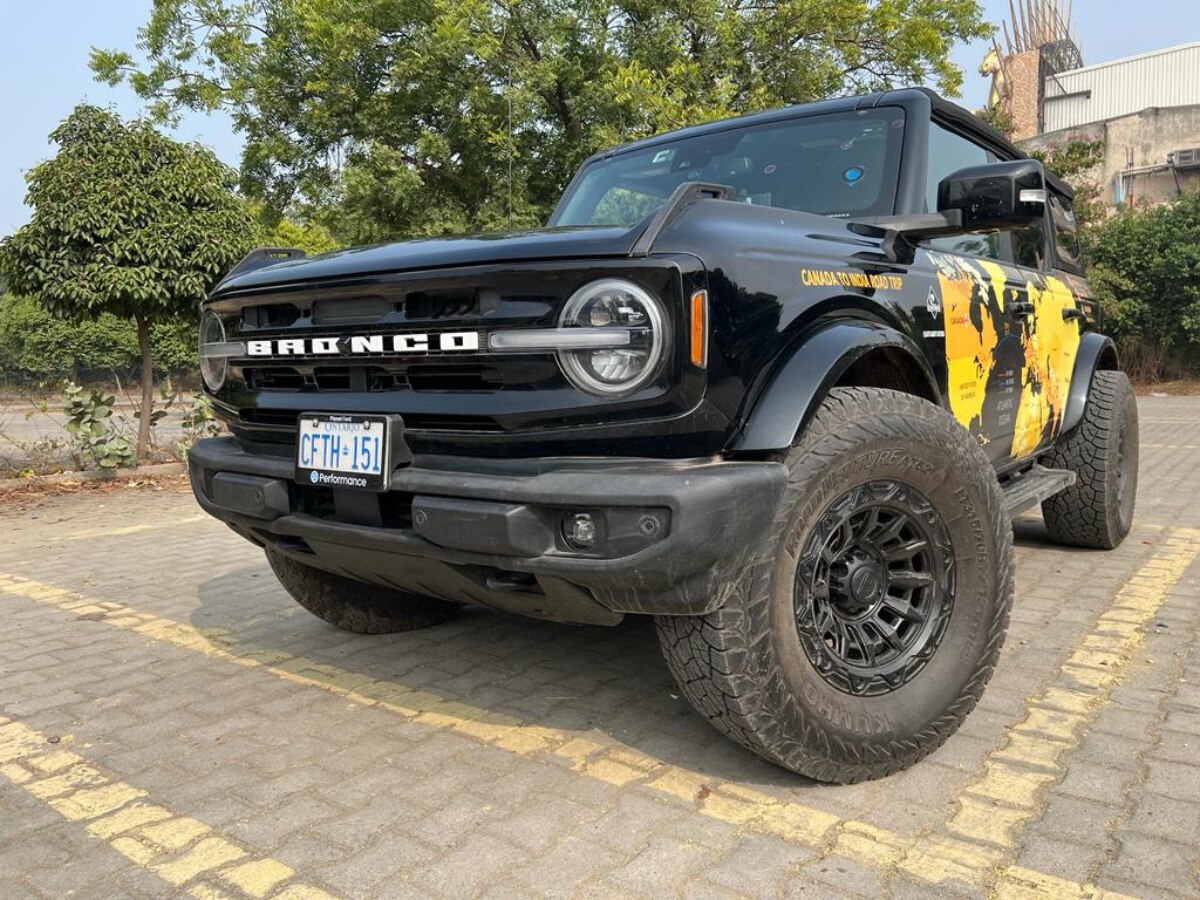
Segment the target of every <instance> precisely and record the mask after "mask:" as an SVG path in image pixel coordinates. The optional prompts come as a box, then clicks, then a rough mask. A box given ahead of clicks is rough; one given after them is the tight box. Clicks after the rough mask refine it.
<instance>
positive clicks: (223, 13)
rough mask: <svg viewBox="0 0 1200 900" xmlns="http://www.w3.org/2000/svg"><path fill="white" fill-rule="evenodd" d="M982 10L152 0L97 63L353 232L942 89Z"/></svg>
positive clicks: (377, 231) (507, 218)
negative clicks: (866, 97) (821, 105)
mask: <svg viewBox="0 0 1200 900" xmlns="http://www.w3.org/2000/svg"><path fill="white" fill-rule="evenodd" d="M991 30H992V29H991V26H989V25H987V24H986V23H985V22H984V21H983V19H982V17H981V10H980V4H979V2H978V0H858V2H846V0H782V2H778V3H761V2H758V0H686V2H685V0H653V2H652V0H618V2H601V0H574V2H566V0H427V2H414V0H155V3H154V7H153V11H152V13H151V16H150V19H149V21H148V22H147V24H146V25H145V26H144V27H143V28H142V29H141V30H140V32H139V35H138V46H139V47H140V48H142V49H143V50H144V53H145V55H144V58H140V57H135V56H134V55H133V54H131V53H129V52H126V51H121V50H98V51H94V53H93V58H92V67H93V70H94V71H95V73H96V75H97V77H98V78H100V79H101V80H104V81H106V82H109V83H113V84H115V83H117V82H120V81H122V80H128V83H129V84H130V85H132V87H133V88H134V90H136V91H137V93H138V94H139V95H141V96H142V97H143V98H146V99H147V100H148V101H150V103H151V108H152V110H153V112H154V113H155V114H157V115H159V116H162V117H164V118H168V119H169V118H170V117H171V116H172V115H174V114H175V113H177V112H178V111H179V110H181V109H193V110H212V109H217V108H223V109H226V110H228V111H229V112H230V114H231V115H232V116H233V120H234V122H235V124H236V126H237V127H238V129H239V130H240V131H241V132H242V133H243V134H244V135H245V138H246V149H245V156H244V158H243V163H242V179H243V186H244V188H245V189H246V190H247V192H248V193H251V194H253V195H256V196H260V197H263V198H265V199H266V200H267V201H268V202H269V203H270V205H271V206H272V207H273V208H274V209H276V210H282V209H285V208H287V206H288V204H289V203H290V202H292V201H294V200H296V199H297V198H299V199H302V200H303V201H304V202H306V203H309V204H312V206H313V208H314V210H315V211H316V213H317V214H318V215H321V216H324V217H326V218H327V219H328V221H329V222H330V224H331V225H333V226H334V228H335V230H336V231H337V232H338V233H339V236H340V237H343V238H347V239H352V240H355V241H358V240H369V239H375V238H384V237H394V236H397V235H399V234H418V233H439V232H445V231H454V230H460V229H475V228H492V227H497V226H503V225H507V224H513V225H526V224H532V223H536V222H538V221H540V220H542V219H543V218H544V217H545V215H546V214H547V212H548V211H549V209H550V207H551V205H552V202H553V200H554V199H555V197H556V196H557V195H558V193H559V192H560V191H561V189H562V187H563V185H564V184H565V182H566V180H567V178H568V177H569V176H570V173H571V172H572V171H573V170H574V169H575V168H576V167H577V166H578V164H579V162H580V161H581V160H582V159H583V158H584V157H585V156H587V155H588V154H589V153H592V152H594V151H595V150H597V149H599V148H602V147H606V146H609V145H612V144H614V143H619V142H621V141H625V140H629V139H632V138H637V137H641V136H644V135H646V134H649V133H652V132H656V131H661V130H663V129H668V128H673V127H677V126H680V125H686V124H694V123H697V122H701V121H705V120H709V119H713V118H718V117H722V116H727V115H733V114H738V113H744V112H751V111H754V110H759V109H764V108H768V107H773V106H780V105H784V104H789V103H798V102H803V101H807V100H813V99H816V98H820V97H826V96H830V95H834V94H839V93H844V92H847V91H851V90H859V89H872V88H878V87H884V86H894V85H900V84H912V83H923V82H931V83H933V84H936V85H937V86H938V87H940V88H941V89H942V90H943V91H945V92H947V93H951V94H953V93H955V92H956V91H957V88H958V86H959V84H960V82H961V78H962V75H961V72H960V71H959V70H958V69H957V68H955V67H954V66H953V64H952V63H951V62H950V61H949V51H950V49H951V47H952V46H953V44H954V43H955V42H957V41H960V40H964V41H965V40H972V39H976V38H980V37H985V36H987V35H988V34H990V33H991Z"/></svg>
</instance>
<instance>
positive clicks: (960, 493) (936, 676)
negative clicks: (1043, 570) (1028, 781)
mask: <svg viewBox="0 0 1200 900" xmlns="http://www.w3.org/2000/svg"><path fill="white" fill-rule="evenodd" d="M786 463H787V466H788V468H789V470H790V475H789V480H788V486H787V489H786V491H785V493H784V496H783V498H782V499H781V501H780V504H779V507H778V509H777V510H776V513H775V528H774V529H773V534H771V535H770V536H769V537H768V538H766V539H765V542H764V545H763V546H762V547H761V550H760V552H759V554H758V557H757V562H756V563H755V564H753V565H752V566H751V567H750V568H749V569H748V570H747V571H746V572H745V573H744V575H743V576H742V578H741V580H740V582H739V584H738V585H737V587H736V591H735V593H734V594H733V596H732V599H731V600H730V601H729V602H728V603H727V604H726V605H725V606H724V607H722V608H721V609H719V610H717V611H716V612H714V613H710V614H708V615H705V616H662V617H659V619H658V633H659V639H660V642H661V644H662V648H663V652H664V655H665V656H666V659H667V662H668V664H669V666H670V668H671V670H672V673H673V674H674V676H675V678H676V680H677V681H678V683H679V685H680V688H681V689H682V690H683V692H684V694H685V695H686V696H687V698H688V700H689V701H690V702H691V703H692V705H693V706H694V707H695V708H696V709H697V710H698V711H699V712H700V713H701V714H703V715H704V716H706V717H707V718H708V719H709V720H710V721H711V722H712V723H713V725H715V726H716V727H717V728H718V729H719V730H721V731H723V732H724V733H725V734H727V735H729V736H730V737H732V738H733V739H734V740H736V741H738V742H740V743H741V744H743V745H744V746H746V747H748V748H749V749H751V750H753V751H754V752H755V753H757V754H759V755H760V756H763V757H765V758H766V759H768V760H770V761H772V762H775V763H777V764H779V765H781V766H784V767H786V768H788V769H791V770H792V771H795V772H798V773H800V774H803V775H807V776H810V777H812V778H816V779H818V780H821V781H836V782H854V781H861V780H864V779H869V778H878V777H880V776H883V775H887V774H889V773H891V772H895V771H897V770H899V769H903V768H905V767H907V766H909V765H912V764H913V763H914V762H916V761H917V760H919V759H921V758H922V757H924V756H925V755H926V754H928V753H930V752H931V751H933V750H934V749H935V748H937V747H938V746H939V745H940V744H941V743H942V742H943V741H945V740H946V738H947V737H949V736H950V735H951V734H952V733H953V732H954V731H955V729H957V727H958V725H959V723H961V722H962V720H963V718H964V717H965V716H966V715H967V713H968V712H970V710H971V709H972V708H973V707H974V706H975V703H976V701H977V700H978V699H979V696H980V695H981V694H982V692H983V688H984V685H985V684H986V683H987V681H988V678H989V677H990V676H991V673H992V669H993V667H994V665H995V662H996V658H997V656H998V655H999V652H1000V646H1001V644H1002V643H1003V640H1004V635H1005V631H1006V629H1007V625H1008V615H1009V609H1010V606H1011V602H1012V574H1011V573H1012V536H1011V525H1010V523H1009V520H1008V516H1007V514H1006V513H1005V511H1004V505H1003V502H1002V498H1001V495H1000V490H999V486H998V484H997V483H996V478H995V475H994V473H993V470H992V467H991V465H990V464H989V462H988V460H987V458H986V457H985V456H984V454H983V452H982V451H981V450H980V448H979V446H978V445H977V444H976V443H975V442H974V441H973V440H972V439H971V437H970V436H969V435H968V434H967V433H966V432H965V431H964V430H963V429H962V428H961V427H960V426H959V425H958V424H957V423H956V422H955V421H954V420H953V419H952V418H951V417H950V416H949V415H948V414H947V413H946V412H945V411H944V410H942V409H940V408H939V407H937V406H935V405H933V404H931V403H928V402H926V401H924V400H921V399H919V398H916V397H912V396H909V395H907V394H901V393H897V392H894V391H888V390H882V389H875V388H838V389H835V390H833V391H831V392H830V395H829V397H828V398H827V399H826V400H825V402H824V403H823V404H822V406H821V408H820V410H819V411H818V413H817V415H816V416H815V418H814V419H813V421H812V422H811V424H810V425H809V426H808V427H807V429H806V430H805V432H804V434H803V437H802V439H801V440H800V442H799V443H798V444H797V445H796V446H795V447H793V448H792V450H791V451H790V452H789V453H788V456H787V459H786Z"/></svg>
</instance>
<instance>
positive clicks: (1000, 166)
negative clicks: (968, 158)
mask: <svg viewBox="0 0 1200 900" xmlns="http://www.w3.org/2000/svg"><path fill="white" fill-rule="evenodd" d="M1045 208H1046V172H1045V170H1044V169H1043V168H1042V164H1041V163H1040V162H1038V161H1037V160H1036V159H1018V160H1013V161H1011V162H998V163H990V164H989V165H986V166H971V167H969V168H966V169H959V170H958V171H957V172H952V173H951V174H950V175H947V176H946V177H945V178H943V179H942V181H941V182H940V183H939V184H938V212H939V213H950V212H953V211H955V210H958V211H959V212H960V213H961V214H962V230H963V231H964V232H966V231H997V230H999V229H1009V228H1023V227H1025V226H1026V225H1033V224H1036V223H1037V222H1040V221H1041V220H1042V217H1043V215H1044V214H1045Z"/></svg>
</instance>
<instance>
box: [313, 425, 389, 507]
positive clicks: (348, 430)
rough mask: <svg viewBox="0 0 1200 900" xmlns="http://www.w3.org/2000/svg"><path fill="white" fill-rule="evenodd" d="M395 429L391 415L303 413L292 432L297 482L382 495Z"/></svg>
mask: <svg viewBox="0 0 1200 900" xmlns="http://www.w3.org/2000/svg"><path fill="white" fill-rule="evenodd" d="M397 425H398V423H397V422H396V421H395V417H393V416H381V415H374V414H370V413H318V412H305V413H301V414H300V415H299V417H298V419H297V430H296V476H295V478H296V482H297V483H298V484H304V485H308V486H310V487H328V488H336V489H347V490H354V491H373V492H375V493H380V492H383V491H386V490H387V489H388V484H389V482H390V481H391V474H392V443H393V441H394V440H395V439H396V437H395V435H394V429H395V428H396V427H397ZM401 427H402V426H401ZM318 463H319V464H318ZM330 463H332V464H330Z"/></svg>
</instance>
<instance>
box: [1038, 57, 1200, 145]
mask: <svg viewBox="0 0 1200 900" xmlns="http://www.w3.org/2000/svg"><path fill="white" fill-rule="evenodd" d="M1192 104H1200V41H1196V42H1194V43H1191V44H1181V45H1180V46H1178V47H1168V48H1166V49H1165V50H1156V51H1154V52H1153V53H1143V54H1141V55H1139V56H1130V57H1128V58H1126V59H1116V60H1113V61H1111V62H1105V63H1098V64H1097V65H1094V66H1084V67H1083V68H1082V69H1072V70H1070V71H1069V72H1060V73H1059V74H1058V75H1054V76H1052V77H1050V78H1048V79H1047V80H1046V93H1045V103H1044V105H1043V108H1042V117H1043V120H1044V125H1043V130H1044V131H1058V130H1059V129H1062V128H1073V127H1075V126H1076V125H1087V124H1089V123H1091V122H1103V121H1105V120H1107V119H1115V118H1117V117H1118V116H1127V115H1130V114H1131V113H1136V112H1141V111H1142V110H1143V109H1148V108H1150V107H1156V106H1157V107H1165V106H1190V105H1192Z"/></svg>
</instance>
